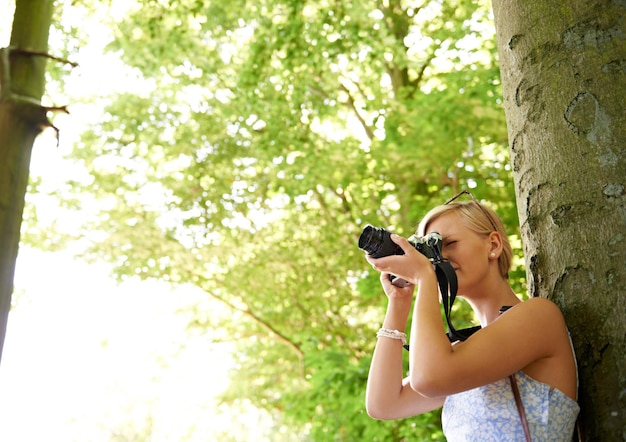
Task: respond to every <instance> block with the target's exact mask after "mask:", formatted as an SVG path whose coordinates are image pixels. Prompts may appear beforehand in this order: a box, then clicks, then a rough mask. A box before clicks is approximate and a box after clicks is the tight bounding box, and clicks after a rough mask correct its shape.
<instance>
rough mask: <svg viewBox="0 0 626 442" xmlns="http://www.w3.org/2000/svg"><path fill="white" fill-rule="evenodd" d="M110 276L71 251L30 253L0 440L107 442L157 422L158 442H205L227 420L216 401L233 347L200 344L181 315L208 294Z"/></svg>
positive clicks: (0, 405)
mask: <svg viewBox="0 0 626 442" xmlns="http://www.w3.org/2000/svg"><path fill="white" fill-rule="evenodd" d="M108 274H109V273H108V269H107V267H106V266H104V265H87V264H84V263H80V262H75V261H73V260H72V259H71V258H70V257H68V256H67V254H65V253H54V254H50V253H43V252H38V251H34V250H29V249H27V248H23V249H22V250H21V251H20V258H19V261H18V268H17V274H16V278H15V283H16V291H15V294H14V302H15V304H16V307H15V308H14V310H13V311H12V312H11V314H10V319H9V329H8V333H7V339H6V341H5V348H4V352H3V356H2V364H1V365H0V391H2V394H0V415H1V416H3V419H2V425H0V440H2V441H12V442H20V441H24V442H32V441H59V442H61V441H62V442H70V441H93V442H96V441H108V440H110V438H111V436H112V435H113V433H114V432H116V431H122V430H126V431H129V430H131V429H133V428H137V429H141V428H142V427H143V426H144V425H147V424H148V423H149V422H150V420H152V422H151V425H152V434H153V439H151V440H152V441H179V440H189V441H206V440H210V438H209V439H207V436H209V435H211V434H214V431H216V430H220V429H222V430H223V429H224V425H226V424H228V423H229V422H228V419H229V418H228V416H226V417H225V416H221V417H220V416H219V415H218V414H217V413H216V411H217V410H216V408H215V404H214V402H213V396H214V395H215V394H217V393H219V392H220V391H221V390H222V389H223V388H225V386H227V385H228V382H227V377H226V376H227V370H228V359H229V357H228V348H225V347H220V346H219V345H216V344H214V343H211V342H210V339H209V336H208V334H204V335H199V336H193V337H192V336H190V335H189V333H188V332H187V330H186V321H185V318H184V317H183V316H181V315H176V314H175V312H176V310H177V309H179V308H181V307H183V306H185V305H187V306H189V305H193V304H194V303H196V302H198V301H199V300H200V299H201V298H202V297H203V296H206V295H204V294H203V293H200V292H199V291H195V290H192V289H188V290H178V291H175V292H174V291H172V290H170V289H169V287H168V286H166V285H164V284H159V283H156V282H153V283H148V282H140V281H132V282H128V283H124V284H122V285H119V286H118V285H116V283H115V282H113V281H112V280H111V279H110V278H109V277H108ZM214 413H215V414H214ZM188 434H189V435H191V437H189V438H188V439H186V438H185V437H186V436H187V435H188ZM126 436H127V437H129V439H127V440H134V437H132V436H133V434H132V433H130V434H127V435H126Z"/></svg>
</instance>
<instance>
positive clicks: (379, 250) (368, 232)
mask: <svg viewBox="0 0 626 442" xmlns="http://www.w3.org/2000/svg"><path fill="white" fill-rule="evenodd" d="M408 240H409V243H410V244H411V245H412V246H413V247H414V248H415V250H417V251H418V252H420V253H421V254H422V255H424V256H426V258H428V259H430V261H431V262H432V263H433V264H438V263H440V262H442V261H443V257H442V256H441V235H440V234H439V233H437V232H431V233H429V234H428V235H426V236H424V237H418V236H417V235H413V236H411V237H410V238H408ZM359 248H360V249H361V250H363V251H365V252H366V253H367V254H368V255H370V256H371V257H372V258H383V257H385V256H390V255H404V251H403V250H402V248H401V247H400V246H399V245H397V244H396V243H395V242H393V241H392V240H391V232H389V231H388V230H385V229H383V228H382V227H374V226H371V225H369V224H368V225H367V226H365V228H364V229H363V232H361V236H360V237H359ZM390 279H391V282H392V284H393V285H395V286H398V287H406V286H407V285H408V282H407V281H405V280H404V279H401V278H398V277H396V276H393V275H392V276H391V277H390Z"/></svg>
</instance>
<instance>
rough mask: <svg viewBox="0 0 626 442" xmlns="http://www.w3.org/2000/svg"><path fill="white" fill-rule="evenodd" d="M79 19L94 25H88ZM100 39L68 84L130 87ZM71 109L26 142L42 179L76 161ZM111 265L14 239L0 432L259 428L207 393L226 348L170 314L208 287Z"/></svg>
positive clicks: (57, 438) (241, 432)
mask: <svg viewBox="0 0 626 442" xmlns="http://www.w3.org/2000/svg"><path fill="white" fill-rule="evenodd" d="M13 4H14V1H12V0H0V47H3V46H7V45H8V42H9V35H10V22H11V20H12V13H7V11H10V12H12V10H13ZM88 26H89V27H90V29H91V30H93V33H92V34H93V35H97V29H96V25H95V24H89V25H88ZM101 47H102V44H101V42H97V41H96V42H94V45H93V48H92V51H95V52H94V53H92V57H91V58H90V57H84V58H82V59H81V60H78V61H79V62H80V67H79V68H77V69H76V70H75V72H73V73H72V79H71V82H70V84H71V89H69V90H68V93H69V94H71V95H74V96H79V95H80V93H81V89H83V90H86V89H89V90H93V89H94V87H97V89H98V90H100V91H101V90H102V87H104V85H111V84H117V85H119V84H125V85H126V86H127V87H130V86H128V85H129V82H128V81H127V80H128V78H124V79H122V80H120V81H116V80H115V79H113V78H111V76H112V75H113V74H114V73H115V72H116V71H117V70H116V69H108V70H106V71H103V70H102V68H101V66H102V55H101V54H98V53H97V52H98V50H101ZM94 54H95V55H94ZM115 63H116V61H115V60H108V61H107V66H109V67H111V66H114V65H115ZM120 71H122V70H120ZM122 72H123V71H122ZM103 74H104V75H106V76H107V78H106V79H103V78H102V75H103ZM63 104H65V103H63ZM70 111H71V115H70V116H68V117H64V118H59V119H57V120H55V124H57V125H58V126H59V128H60V129H61V145H60V146H59V147H58V148H57V147H56V138H55V137H54V132H52V131H46V132H44V134H42V135H41V136H40V138H39V139H38V140H37V142H36V145H35V148H34V150H33V158H32V164H31V175H33V176H38V177H41V178H42V180H43V183H44V185H47V186H48V187H49V188H55V186H58V185H60V184H62V183H63V181H64V180H66V179H67V177H68V175H70V174H73V173H75V172H76V171H74V170H72V169H71V167H72V166H70V164H69V163H68V162H67V161H65V160H64V159H63V155H64V154H65V153H66V152H69V151H71V148H72V145H71V143H72V142H73V140H74V138H75V134H76V132H78V131H80V129H81V127H82V124H83V122H82V120H81V118H90V117H92V115H93V114H90V113H89V112H85V111H84V109H82V108H79V106H73V107H72V106H71V107H70ZM30 202H31V204H36V205H37V208H38V211H39V215H41V216H43V218H44V219H45V217H46V214H48V216H50V217H53V218H54V217H56V216H58V210H57V208H56V207H55V204H54V201H53V200H52V199H51V198H31V199H30ZM76 218H77V217H76V216H75V215H74V219H76ZM60 221H61V222H63V220H60ZM65 222H69V220H65ZM109 274H110V273H109V268H108V267H107V266H106V265H104V264H100V265H87V264H85V263H81V262H77V261H74V260H73V259H72V257H71V256H70V254H69V253H68V252H58V253H44V252H41V251H37V250H32V249H28V248H26V247H22V248H21V249H20V255H19V258H18V264H17V270H16V278H15V293H14V295H13V301H14V304H15V307H14V308H13V310H12V311H11V313H10V316H9V324H8V331H7V337H6V341H5V345H4V351H3V354H2V362H1V364H0V392H1V393H0V416H2V423H1V424H0V441H10V442H33V441H46V442H74V441H76V442H100V441H102V442H105V441H107V442H108V441H110V440H113V438H114V435H115V434H117V435H118V436H121V435H124V436H125V438H123V437H122V438H119V439H115V440H142V439H140V438H139V435H140V433H141V432H143V431H144V429H145V428H146V427H147V428H148V429H147V430H146V433H147V434H148V435H150V436H149V437H150V439H149V440H150V441H151V442H166V441H167V442H169V441H176V442H180V441H194V442H195V441H198V442H206V441H211V440H214V438H215V435H217V434H219V433H220V432H224V431H229V430H230V429H233V428H234V429H236V433H235V434H237V435H238V437H239V438H238V439H237V440H258V439H256V438H257V437H258V436H259V435H260V434H261V433H262V432H263V428H264V427H265V426H266V425H267V420H268V419H267V417H266V416H265V415H263V414H262V413H260V412H258V411H257V410H255V409H253V408H250V407H245V408H244V409H243V410H236V411H234V410H231V409H227V408H221V407H219V408H218V407H217V405H216V404H215V401H214V396H215V395H216V394H218V393H219V392H220V391H222V389H224V388H227V386H228V381H227V373H228V370H229V368H230V366H231V360H230V357H229V351H230V348H229V347H226V346H224V345H220V344H216V343H213V342H211V340H210V334H209V333H208V331H207V332H206V333H196V334H193V335H192V334H189V333H188V331H187V330H186V325H187V323H186V319H185V317H183V316H182V315H177V314H176V311H177V310H178V309H181V308H185V307H189V306H192V305H194V304H195V303H197V302H199V301H201V300H206V298H207V295H206V294H205V293H202V292H200V291H199V290H197V289H193V288H183V289H177V290H173V289H171V288H170V287H169V286H167V285H165V284H163V283H156V282H140V281H130V282H126V283H123V284H121V285H117V284H116V283H115V282H114V281H112V279H111V278H110V277H109ZM134 431H137V432H139V433H135V432H134Z"/></svg>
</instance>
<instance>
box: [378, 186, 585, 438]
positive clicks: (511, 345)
mask: <svg viewBox="0 0 626 442" xmlns="http://www.w3.org/2000/svg"><path fill="white" fill-rule="evenodd" d="M463 193H468V194H469V192H462V193H461V194H463ZM461 194H459V195H457V197H458V196H460V195H461ZM470 196H471V194H470ZM457 197H455V198H453V199H451V200H450V201H449V202H448V203H446V204H444V205H442V206H439V207H436V208H435V209H433V210H431V211H430V212H429V213H428V214H427V215H426V216H425V217H424V219H423V220H422V222H421V223H420V225H419V227H418V235H419V236H424V235H426V234H427V233H429V232H439V233H440V234H441V236H442V255H443V257H444V258H446V259H447V260H449V262H450V264H451V265H452V267H453V268H454V270H455V271H456V275H457V279H458V296H462V297H464V298H465V299H466V300H467V301H468V303H469V304H470V305H471V307H472V308H473V310H474V312H475V315H476V317H477V318H478V320H479V321H480V324H481V326H482V329H481V330H479V331H478V332H476V333H474V334H473V335H472V336H471V337H470V338H469V339H467V340H466V341H464V342H455V343H451V342H450V340H449V339H448V337H447V336H446V334H445V330H444V326H443V322H442V320H441V313H440V307H439V291H438V284H437V277H436V275H435V271H434V269H433V265H432V264H431V262H430V261H429V260H428V259H427V258H426V257H425V256H424V255H422V254H421V253H419V252H417V251H416V250H415V248H414V247H413V246H412V245H411V244H410V243H409V242H408V241H407V240H406V239H404V238H401V237H399V236H397V235H392V237H391V238H392V240H393V241H394V242H395V243H396V244H398V245H399V246H400V247H401V248H402V250H403V251H404V255H392V256H387V257H384V258H379V259H374V258H372V257H370V256H367V260H368V262H369V263H370V264H371V265H372V266H373V267H374V269H376V270H378V271H380V272H381V278H380V279H381V282H382V285H383V289H384V291H385V294H386V295H387V297H388V307H387V312H386V315H385V319H384V322H383V325H382V329H381V331H379V333H378V335H377V336H378V342H377V344H376V349H375V351H374V356H373V359H372V364H371V368H370V374H369V378H368V383H367V396H366V406H367V412H368V414H369V415H370V416H371V417H373V418H376V419H398V418H405V417H409V416H413V415H416V414H420V413H424V412H427V411H430V410H433V409H436V408H439V407H441V406H443V407H444V409H443V415H442V421H443V430H444V434H445V435H446V437H447V438H448V440H449V441H503V440H524V439H525V437H526V440H528V434H530V437H531V438H532V440H533V441H546V440H550V441H552V440H554V441H571V439H572V434H573V430H574V425H575V421H576V416H577V415H578V411H579V407H578V404H577V403H576V398H577V370H576V361H575V357H574V353H573V350H572V347H571V342H570V338H569V334H568V331H567V328H566V325H565V321H564V319H563V315H562V314H561V311H560V310H559V308H558V307H557V306H556V305H555V304H554V303H552V302H551V301H549V300H547V299H543V298H532V299H529V300H527V301H525V302H521V301H520V300H519V299H518V297H517V296H516V295H515V293H514V292H513V290H512V289H511V287H510V285H509V282H508V272H509V269H510V265H511V257H512V253H511V246H510V244H509V241H508V238H507V236H506V233H505V231H504V227H503V224H502V221H501V220H500V219H499V218H498V216H497V215H496V214H495V212H493V210H491V209H490V208H488V207H486V206H484V205H482V204H480V203H478V202H477V201H476V200H475V199H473V197H472V199H473V201H471V202H464V203H459V202H454V203H450V202H451V201H453V200H454V199H456V198H457ZM390 275H396V276H397V277H400V278H402V279H404V280H406V281H408V282H409V283H410V284H409V285H408V286H406V287H403V288H401V287H396V286H395V285H392V284H391V281H390V279H389V278H390ZM415 287H418V290H417V295H416V297H415V303H414V306H413V318H412V319H413V320H412V327H411V333H410V352H409V375H408V377H406V378H405V379H403V368H402V351H403V340H406V334H405V327H406V324H407V319H408V317H409V314H410V313H411V304H412V301H413V292H414V288H415ZM503 307H504V308H503ZM511 375H513V376H512V377H509V376H511ZM515 388H517V389H518V391H519V392H520V393H521V405H522V408H521V409H520V408H519V407H518V405H516V400H515V395H514V393H513V391H514V389H515ZM524 414H525V418H524V417H521V416H524ZM524 421H526V422H527V429H526V430H524Z"/></svg>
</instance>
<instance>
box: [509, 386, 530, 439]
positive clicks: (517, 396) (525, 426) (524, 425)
mask: <svg viewBox="0 0 626 442" xmlns="http://www.w3.org/2000/svg"><path fill="white" fill-rule="evenodd" d="M509 379H510V380H511V390H513V397H515V405H517V411H518V412H519V418H520V420H521V421H522V428H523V429H524V436H526V442H532V441H531V439H530V428H528V420H526V412H525V411H524V404H523V403H522V397H521V396H520V394H519V389H518V388H517V381H516V380H515V375H511V376H509Z"/></svg>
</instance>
